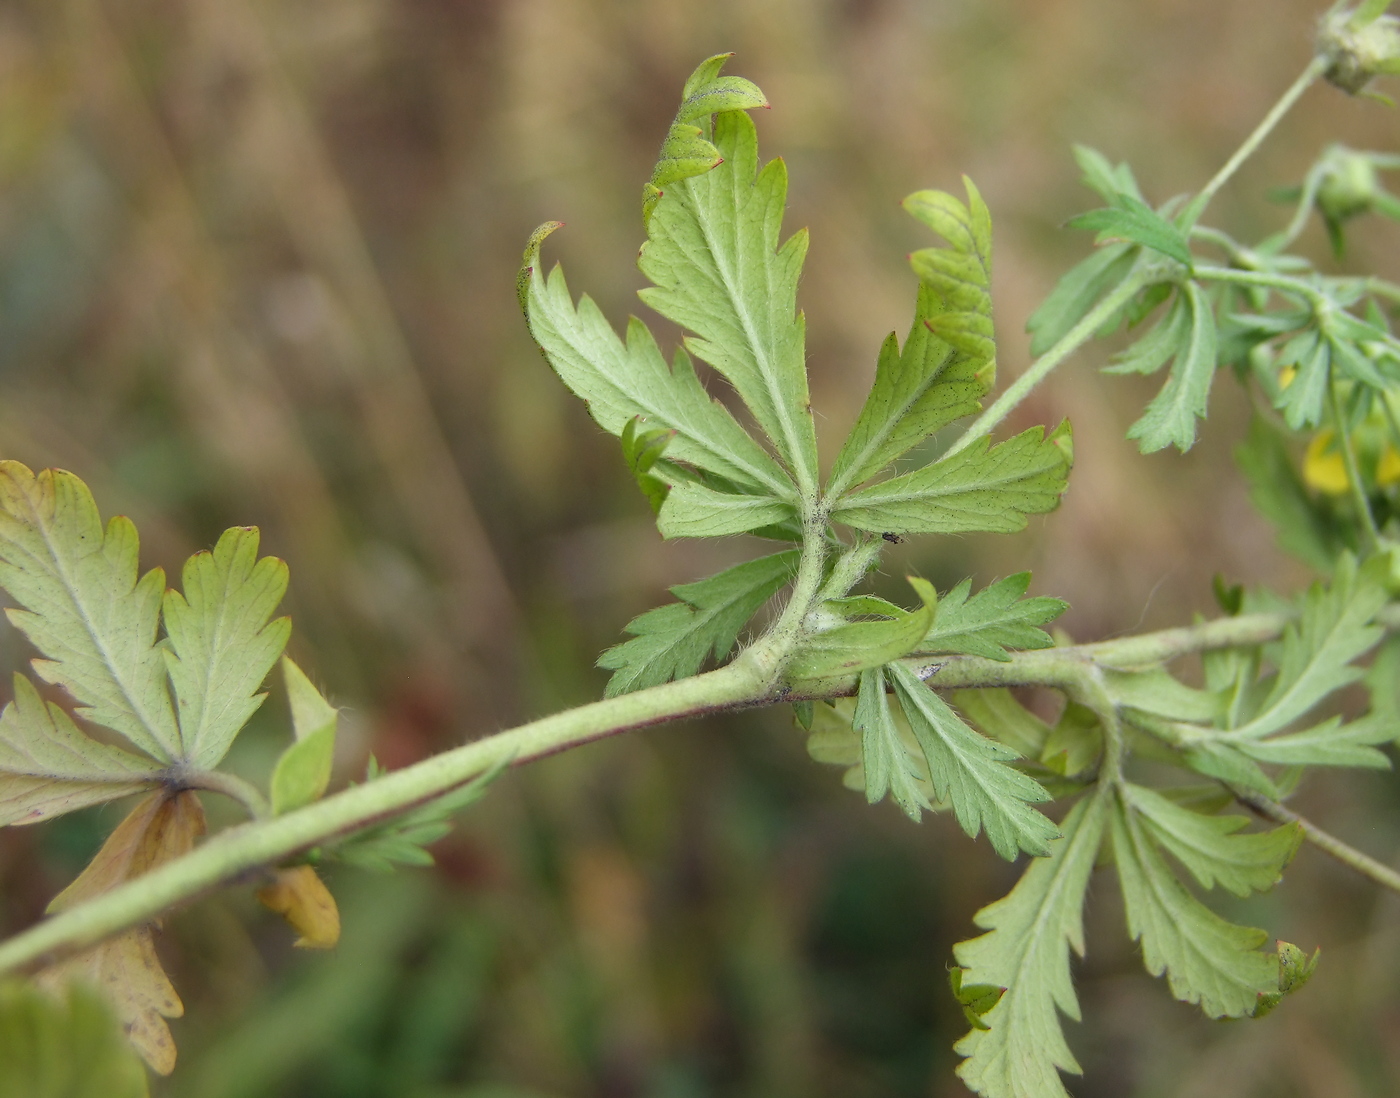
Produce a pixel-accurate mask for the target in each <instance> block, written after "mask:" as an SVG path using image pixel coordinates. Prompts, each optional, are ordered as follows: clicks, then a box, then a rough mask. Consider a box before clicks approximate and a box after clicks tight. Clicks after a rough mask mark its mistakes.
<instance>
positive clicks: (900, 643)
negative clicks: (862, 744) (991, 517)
mask: <svg viewBox="0 0 1400 1098" xmlns="http://www.w3.org/2000/svg"><path fill="white" fill-rule="evenodd" d="M909 584H910V586H911V587H913V588H914V590H915V591H916V592H918V595H919V598H920V599H921V600H922V602H923V605H922V606H921V607H920V608H919V609H918V610H914V611H911V612H907V611H903V610H900V609H898V608H897V607H892V608H891V609H893V610H894V617H892V618H888V619H886V620H884V621H852V622H847V623H846V624H844V625H837V626H836V627H835V628H833V629H828V630H826V631H825V632H823V633H817V634H814V635H813V636H811V637H808V638H807V639H806V640H805V641H803V643H802V645H801V646H800V647H799V648H798V649H797V651H796V652H795V653H794V654H793V657H792V661H791V662H790V663H789V664H788V671H787V673H788V678H789V680H791V681H794V682H797V681H801V680H804V679H809V680H810V679H825V678H835V677H838V676H844V675H854V674H857V673H859V672H861V671H864V670H866V669H867V668H871V667H879V666H880V665H881V664H885V663H889V662H890V661H891V660H897V659H899V657H900V656H903V655H905V654H906V653H908V652H910V651H912V650H913V648H914V646H915V645H917V644H918V643H919V638H920V637H922V636H923V635H924V634H925V633H926V632H928V628H929V626H930V625H931V624H932V623H933V615H934V606H935V604H936V602H937V599H938V595H937V594H936V593H935V592H934V590H933V585H932V584H930V583H929V582H928V581H927V580H922V579H918V578H916V577H912V576H911V577H910V579H909Z"/></svg>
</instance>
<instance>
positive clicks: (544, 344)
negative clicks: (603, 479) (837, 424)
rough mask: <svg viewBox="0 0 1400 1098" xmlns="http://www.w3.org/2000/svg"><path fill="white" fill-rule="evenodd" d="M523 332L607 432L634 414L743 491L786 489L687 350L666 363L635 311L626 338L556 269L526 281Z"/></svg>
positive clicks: (672, 451) (683, 454) (677, 455)
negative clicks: (713, 392) (526, 318)
mask: <svg viewBox="0 0 1400 1098" xmlns="http://www.w3.org/2000/svg"><path fill="white" fill-rule="evenodd" d="M528 302H529V319H530V333H531V334H532V335H533V336H534V337H535V342H536V343H538V344H539V345H540V349H541V350H542V351H543V352H544V355H545V358H546V359H548V361H549V364H550V365H551V366H552V367H554V371H555V373H557V374H558V375H559V378H560V380H561V381H563V382H564V384H565V385H567V386H568V387H569V389H570V390H571V391H572V392H573V393H574V394H575V395H576V396H578V397H580V398H581V399H582V400H584V401H585V402H586V403H587V404H588V411H589V414H590V415H592V416H593V418H594V419H595V420H596V421H597V422H598V426H600V427H602V428H603V430H605V431H607V432H608V433H609V434H613V435H618V436H620V435H621V434H622V432H623V430H624V429H625V428H626V426H627V424H628V423H630V422H631V421H632V420H634V419H636V418H637V417H641V419H642V420H643V421H644V422H645V423H646V425H647V427H648V429H650V430H658V431H675V432H676V434H675V437H674V438H673V439H672V440H671V443H670V445H669V446H668V448H667V457H668V458H670V459H671V460H673V461H682V462H686V463H687V464H690V465H693V466H695V467H696V468H698V469H704V470H706V471H708V472H711V473H715V474H718V475H719V476H721V477H724V478H725V479H726V480H729V481H732V482H733V483H734V484H736V485H739V486H740V487H741V488H744V489H746V490H748V491H751V492H757V493H768V494H774V495H780V496H781V495H784V494H786V495H788V496H791V495H792V484H791V482H790V480H789V479H788V477H787V474H786V473H784V472H783V471H782V469H781V468H780V467H779V466H778V464H777V462H775V461H774V460H773V459H772V457H770V456H769V455H768V453H767V452H765V451H764V449H763V447H761V446H760V445H759V444H758V443H757V442H755V441H754V440H753V438H752V437H751V436H750V435H749V434H748V432H747V431H745V430H744V429H743V428H742V427H740V426H739V423H738V421H737V420H735V418H734V417H733V416H732V415H730V414H729V412H728V410H727V409H725V408H724V407H723V406H722V405H721V404H719V403H718V402H717V401H714V400H711V399H710V394H709V393H707V392H706V391H705V387H704V386H703V385H701V384H700V379H699V378H697V377H696V376H695V368H694V366H693V365H692V364H691V361H690V357H689V356H688V355H686V354H685V353H684V352H683V351H677V352H676V357H675V361H674V363H673V364H672V365H671V366H670V367H668V366H667V365H666V360H665V358H663V357H662V355H661V350H660V348H659V347H657V345H656V340H655V339H653V338H652V335H651V333H650V332H649V331H648V330H647V327H646V325H644V324H643V323H642V322H641V321H640V320H638V319H637V318H636V317H633V318H631V319H630V320H629V322H628V325H627V342H626V343H625V344H624V343H623V342H622V340H620V339H618V337H617V333H616V332H614V331H613V329H612V326H611V325H610V324H609V323H608V321H607V318H606V317H604V316H603V313H602V311H601V310H600V309H599V308H598V306H597V305H595V304H594V303H593V300H592V298H590V297H588V295H586V294H585V295H584V296H583V297H582V298H580V299H579V303H578V309H577V310H575V308H574V302H573V298H572V297H571V296H570V295H569V287H568V284H567V283H566V282H565V281H564V272H563V271H561V270H560V269H559V268H558V267H556V268H555V269H554V271H553V272H552V273H551V274H550V276H549V280H548V281H547V282H546V281H545V279H544V278H543V277H541V276H540V275H539V274H538V273H536V274H534V275H532V276H531V280H530V286H529V299H528Z"/></svg>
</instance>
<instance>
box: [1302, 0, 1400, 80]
mask: <svg viewBox="0 0 1400 1098" xmlns="http://www.w3.org/2000/svg"><path fill="white" fill-rule="evenodd" d="M1378 8H1379V10H1380V11H1384V5H1377V4H1376V3H1374V2H1366V3H1363V4H1361V5H1360V6H1359V7H1356V8H1350V9H1337V8H1334V9H1333V10H1332V11H1331V12H1329V13H1328V14H1327V15H1325V16H1324V17H1323V19H1322V24H1321V26H1320V27H1319V28H1318V35H1317V48H1318V52H1319V53H1320V54H1321V55H1322V56H1323V57H1324V58H1326V59H1327V70H1326V71H1325V72H1324V73H1323V75H1324V76H1325V77H1326V78H1327V79H1328V81H1330V82H1331V83H1332V84H1334V85H1336V86H1337V87H1339V88H1341V89H1342V90H1343V91H1344V92H1346V93H1347V94H1348V95H1358V94H1360V93H1361V92H1362V91H1364V90H1365V88H1366V85H1367V84H1369V83H1370V82H1371V80H1372V78H1374V77H1376V76H1381V75H1383V74H1387V73H1397V72H1400V20H1397V19H1396V18H1395V17H1394V16H1393V15H1382V14H1379V11H1378V10H1377V9H1378Z"/></svg>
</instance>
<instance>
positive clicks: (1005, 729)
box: [952, 687, 1050, 759]
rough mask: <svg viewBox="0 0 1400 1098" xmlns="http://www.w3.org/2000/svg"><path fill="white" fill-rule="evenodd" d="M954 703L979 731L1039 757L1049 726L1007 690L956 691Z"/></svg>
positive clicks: (1016, 749)
mask: <svg viewBox="0 0 1400 1098" xmlns="http://www.w3.org/2000/svg"><path fill="white" fill-rule="evenodd" d="M952 697H953V704H954V705H956V706H957V707H958V708H959V709H960V710H962V712H963V714H964V715H965V716H967V717H968V718H969V719H970V720H971V721H972V722H973V723H974V724H976V725H977V727H978V728H980V729H981V730H982V732H983V733H984V734H986V735H988V736H990V737H991V738H992V739H994V740H1000V741H1001V742H1002V743H1004V744H1006V746H1007V747H1009V748H1011V750H1012V751H1014V752H1016V754H1018V755H1020V756H1022V757H1023V758H1027V759H1038V758H1040V753H1041V751H1043V750H1044V748H1045V741H1046V739H1047V738H1048V737H1049V735H1050V726H1049V725H1048V724H1046V723H1045V722H1044V721H1043V720H1041V719H1040V718H1039V717H1037V716H1036V715H1035V714H1034V713H1032V712H1031V711H1030V710H1029V709H1027V708H1026V707H1025V706H1024V705H1022V704H1021V703H1020V702H1018V701H1017V700H1016V697H1015V695H1014V694H1012V693H1011V691H1010V690H1007V689H1006V688H1004V687H1002V688H999V689H994V690H955V691H954V692H953V695H952Z"/></svg>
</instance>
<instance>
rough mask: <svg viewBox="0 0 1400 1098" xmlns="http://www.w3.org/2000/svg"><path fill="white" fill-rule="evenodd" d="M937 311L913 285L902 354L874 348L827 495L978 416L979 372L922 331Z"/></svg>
mask: <svg viewBox="0 0 1400 1098" xmlns="http://www.w3.org/2000/svg"><path fill="white" fill-rule="evenodd" d="M940 308H942V305H941V303H940V301H939V299H938V296H937V295H936V294H935V293H934V291H933V290H932V288H930V287H929V286H928V285H927V284H920V286H919V298H918V303H917V305H916V306H915V310H914V326H913V327H912V328H911V329H910V331H909V336H908V338H907V339H905V341H904V348H903V349H902V350H901V349H900V347H899V342H898V341H897V340H896V339H895V336H894V333H893V332H891V333H890V335H889V338H888V339H886V340H885V342H884V345H883V346H882V347H881V348H880V358H879V361H878V362H877V363H876V366H875V384H874V385H873V386H871V389H870V394H869V395H868V396H867V397H866V398H865V406H864V407H863V408H862V409H861V412H860V418H859V419H857V420H856V425H855V426H854V427H852V428H851V433H850V434H849V435H848V436H847V437H846V441H845V443H844V444H843V445H842V447H841V452H840V453H839V454H838V455H837V456H836V464H835V466H834V467H833V468H832V470H831V481H830V486H829V492H830V494H832V495H840V494H841V493H842V492H844V491H845V490H846V489H847V488H849V487H851V486H852V485H857V484H860V483H861V482H863V481H866V480H868V479H870V477H872V476H874V475H875V474H876V473H878V472H879V471H880V470H881V469H883V468H885V466H887V465H889V463H890V462H892V461H894V460H895V459H896V458H897V457H899V456H900V455H901V454H904V453H905V452H907V451H908V450H909V449H910V448H911V447H913V446H916V445H918V443H920V442H922V441H923V440H924V439H925V438H927V437H928V436H929V435H931V434H933V433H934V432H935V431H937V430H939V429H940V428H942V427H945V426H947V425H948V424H949V423H952V422H953V421H954V420H955V419H960V418H961V417H963V416H967V415H971V414H973V413H974V412H976V411H978V410H979V409H980V407H981V405H980V403H979V401H980V399H981V397H982V396H983V395H984V394H985V393H986V392H987V388H988V379H987V377H986V373H985V371H984V370H983V366H982V364H979V362H978V360H976V359H974V358H971V357H969V356H967V355H962V354H955V353H954V352H953V349H952V348H951V347H950V346H949V345H948V344H947V343H945V342H944V341H943V340H941V339H939V338H938V337H937V336H936V335H934V334H933V333H932V332H931V331H930V330H929V328H928V325H927V324H925V323H924V321H925V320H927V319H928V318H929V317H931V316H933V315H935V313H936V312H937V311H938V310H939V309H940Z"/></svg>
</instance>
